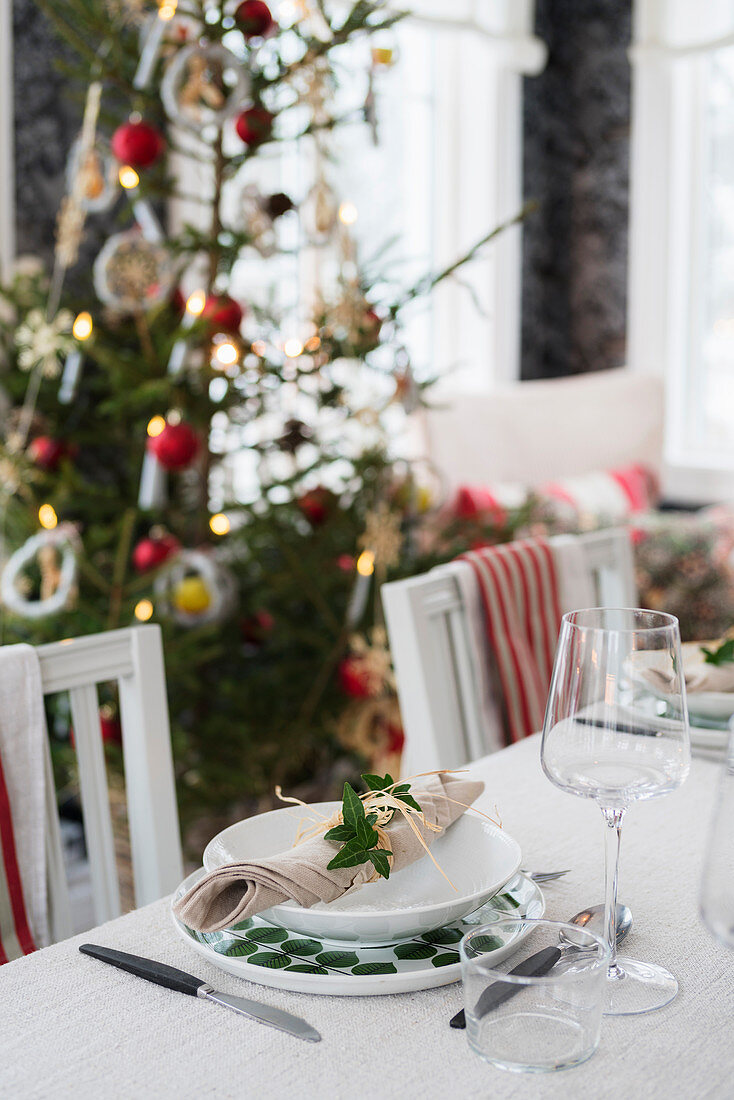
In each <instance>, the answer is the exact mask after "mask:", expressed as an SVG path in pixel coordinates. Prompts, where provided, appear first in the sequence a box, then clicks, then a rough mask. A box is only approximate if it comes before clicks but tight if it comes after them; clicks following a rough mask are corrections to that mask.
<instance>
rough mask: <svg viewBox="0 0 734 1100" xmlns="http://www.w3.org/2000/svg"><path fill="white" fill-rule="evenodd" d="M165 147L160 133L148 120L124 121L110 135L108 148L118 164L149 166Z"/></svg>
mask: <svg viewBox="0 0 734 1100" xmlns="http://www.w3.org/2000/svg"><path fill="white" fill-rule="evenodd" d="M165 147H166V143H165V141H164V140H163V136H162V134H160V132H159V131H158V130H156V128H155V126H151V124H150V123H149V122H142V121H141V122H124V123H123V124H122V126H119V127H118V128H117V129H116V130H115V132H114V134H113V135H112V141H111V142H110V148H111V149H112V152H113V153H114V155H115V156H116V157H117V159H118V160H119V162H120V164H129V165H130V166H131V167H132V168H150V166H151V164H155V162H156V161H157V160H158V157H159V156H160V155H161V153H162V152H163V150H164V149H165Z"/></svg>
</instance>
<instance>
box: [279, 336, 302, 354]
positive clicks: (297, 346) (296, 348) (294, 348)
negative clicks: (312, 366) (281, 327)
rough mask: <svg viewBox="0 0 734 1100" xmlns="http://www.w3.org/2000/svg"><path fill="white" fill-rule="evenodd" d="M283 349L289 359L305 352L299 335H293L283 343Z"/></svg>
mask: <svg viewBox="0 0 734 1100" xmlns="http://www.w3.org/2000/svg"><path fill="white" fill-rule="evenodd" d="M283 351H284V352H285V354H286V355H287V356H288V358H289V359H297V358H298V356H299V355H301V354H302V353H303V344H302V343H301V341H300V340H299V339H298V337H297V336H291V338H290V339H289V340H286V342H285V343H284V344H283Z"/></svg>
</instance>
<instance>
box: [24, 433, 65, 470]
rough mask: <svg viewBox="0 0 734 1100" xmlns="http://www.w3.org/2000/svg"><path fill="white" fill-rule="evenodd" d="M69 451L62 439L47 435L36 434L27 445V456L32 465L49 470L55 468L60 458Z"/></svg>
mask: <svg viewBox="0 0 734 1100" xmlns="http://www.w3.org/2000/svg"><path fill="white" fill-rule="evenodd" d="M70 453H71V449H70V448H69V446H68V444H67V443H65V442H64V441H63V439H51V437H50V436H48V435H38V436H36V438H35V439H34V440H33V442H32V443H31V444H30V445H29V447H28V457H29V458H30V460H31V462H32V463H33V464H34V466H38V468H39V469H41V470H48V471H49V472H51V471H53V470H55V469H56V467H57V466H58V464H59V462H61V459H62V458H64V457H65V456H66V455H68V454H70Z"/></svg>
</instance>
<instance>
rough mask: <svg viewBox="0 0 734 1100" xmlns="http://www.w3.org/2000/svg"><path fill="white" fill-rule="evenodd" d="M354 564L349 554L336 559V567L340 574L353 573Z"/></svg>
mask: <svg viewBox="0 0 734 1100" xmlns="http://www.w3.org/2000/svg"><path fill="white" fill-rule="evenodd" d="M356 564H357V563H356V561H355V560H354V558H353V557H352V555H351V554H340V555H339V557H338V558H337V559H336V567H337V569H340V570H341V572H342V573H353V572H354V568H355V566H356Z"/></svg>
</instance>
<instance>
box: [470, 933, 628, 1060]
mask: <svg viewBox="0 0 734 1100" xmlns="http://www.w3.org/2000/svg"><path fill="white" fill-rule="evenodd" d="M528 936H529V938H527V937H528ZM513 940H514V941H515V942H518V941H525V942H523V943H522V946H519V947H518V949H517V950H516V951H511V952H510V953H509V954H506V955H505V957H504V958H500V959H498V957H497V945H498V944H503V943H508V942H512V941H513ZM529 948H532V949H533V951H534V952H536V953H539V952H543V953H544V954H545V955H546V956H547V957H548V963H549V964H550V966H548V965H546V966H543V967H542V968H541V972H540V973H537V974H533V973H531V974H530V975H521V974H518V973H516V972H515V971H516V969H517V964H518V963H519V962H521V961H525V960H526V959H527V957H528V953H529ZM459 954H460V955H461V977H462V981H463V984H464V1014H465V1016H466V1037H467V1040H468V1042H469V1046H470V1047H471V1048H472V1050H473V1051H474V1052H475V1053H476V1054H478V1055H479V1057H480V1058H483V1059H484V1060H485V1061H486V1062H491V1063H492V1065H495V1066H498V1067H499V1068H500V1069H509V1070H514V1071H516V1072H524V1073H546V1072H549V1071H550V1070H555V1069H568V1068H569V1067H570V1066H576V1065H578V1064H579V1063H580V1062H585V1061H586V1059H587V1058H590V1057H591V1055H592V1054H593V1053H594V1051H595V1050H596V1048H597V1046H598V1045H599V1032H600V1028H601V1016H602V1008H603V1005H604V1002H605V1000H606V998H605V996H604V987H605V985H606V978H605V975H606V971H607V965H608V963H609V948H608V946H607V944H606V943H605V942H604V940H602V939H601V937H599V936H596V935H594V934H593V933H592V932H589V931H588V930H587V929H582V928H579V927H578V925H574V924H562V923H560V922H558V921H551V920H536V919H530V918H528V917H498V918H497V919H496V920H494V921H492V923H491V924H485V925H483V926H482V927H480V928H475V929H473V930H472V931H471V932H468V933H467V934H466V935H465V936H464V938H463V940H462V941H461V945H460V947H459ZM533 958H535V955H534V956H533ZM531 961H532V960H531Z"/></svg>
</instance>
